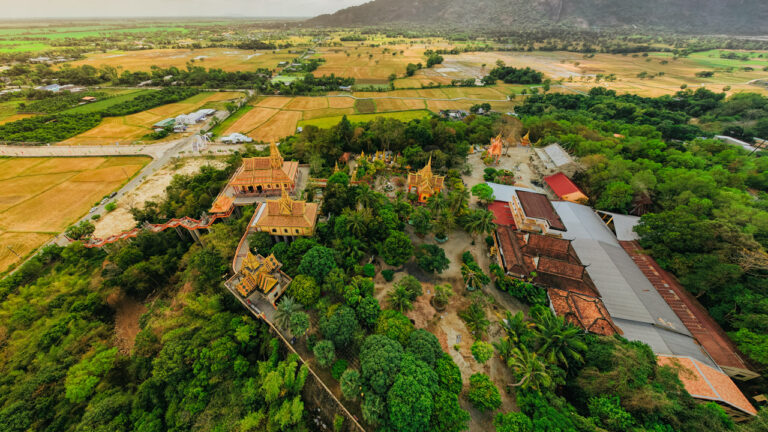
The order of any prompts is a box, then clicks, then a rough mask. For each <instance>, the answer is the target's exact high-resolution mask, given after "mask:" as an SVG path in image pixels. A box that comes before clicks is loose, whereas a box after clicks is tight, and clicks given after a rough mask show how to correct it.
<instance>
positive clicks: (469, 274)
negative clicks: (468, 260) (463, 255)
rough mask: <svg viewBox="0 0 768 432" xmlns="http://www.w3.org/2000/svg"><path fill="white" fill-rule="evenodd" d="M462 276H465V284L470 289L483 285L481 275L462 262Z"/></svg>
mask: <svg viewBox="0 0 768 432" xmlns="http://www.w3.org/2000/svg"><path fill="white" fill-rule="evenodd" d="M461 276H462V277H463V278H464V285H465V286H466V287H467V289H468V290H470V291H473V290H476V289H479V288H481V287H482V285H483V283H482V281H481V280H480V275H479V274H477V272H476V271H475V270H474V269H472V267H470V266H468V265H466V264H462V265H461Z"/></svg>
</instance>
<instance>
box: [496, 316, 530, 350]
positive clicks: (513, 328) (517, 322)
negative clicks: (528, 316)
mask: <svg viewBox="0 0 768 432" xmlns="http://www.w3.org/2000/svg"><path fill="white" fill-rule="evenodd" d="M499 324H500V325H501V328H502V329H503V330H504V332H505V333H506V334H507V337H508V338H509V339H510V341H511V342H512V343H514V344H518V343H520V339H521V336H522V335H524V334H525V333H528V332H529V331H531V329H532V328H534V327H535V324H534V323H532V322H530V321H526V320H525V316H524V315H523V312H522V311H520V312H518V313H517V314H515V315H512V312H510V311H507V312H506V316H505V317H504V319H503V320H501V321H500V322H499Z"/></svg>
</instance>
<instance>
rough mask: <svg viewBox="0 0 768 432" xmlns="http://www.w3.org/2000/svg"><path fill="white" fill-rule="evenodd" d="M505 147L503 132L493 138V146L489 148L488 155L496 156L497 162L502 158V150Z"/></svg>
mask: <svg viewBox="0 0 768 432" xmlns="http://www.w3.org/2000/svg"><path fill="white" fill-rule="evenodd" d="M503 148H504V140H503V139H502V138H501V134H499V135H498V136H496V137H495V138H491V147H490V148H489V149H488V156H490V157H492V158H494V159H495V160H496V161H497V162H498V160H499V158H501V151H502V149H503Z"/></svg>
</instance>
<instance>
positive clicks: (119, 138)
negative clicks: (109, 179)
mask: <svg viewBox="0 0 768 432" xmlns="http://www.w3.org/2000/svg"><path fill="white" fill-rule="evenodd" d="M242 96H243V94H242V93H238V92H217V93H209V92H204V93H200V94H197V95H195V96H192V97H191V98H189V99H185V100H183V101H181V102H177V103H172V104H168V105H162V106H159V107H156V108H152V109H150V110H147V111H142V112H140V113H136V114H131V115H127V116H123V117H107V118H105V119H103V120H102V121H101V124H99V125H98V126H96V127H95V128H93V129H91V130H88V131H85V132H83V133H81V134H80V135H77V136H74V137H72V138H70V139H68V140H65V141H62V142H60V143H59V145H109V144H114V143H116V142H119V143H121V144H130V143H132V142H134V141H136V140H138V139H140V138H141V137H143V136H144V135H147V134H148V133H150V132H152V125H154V124H155V123H157V122H159V121H162V120H165V119H167V118H171V117H176V116H177V115H179V114H186V113H190V112H193V111H196V110H198V109H200V108H203V107H211V106H212V107H218V105H219V104H220V103H222V102H223V101H228V100H234V99H238V98H240V97H242Z"/></svg>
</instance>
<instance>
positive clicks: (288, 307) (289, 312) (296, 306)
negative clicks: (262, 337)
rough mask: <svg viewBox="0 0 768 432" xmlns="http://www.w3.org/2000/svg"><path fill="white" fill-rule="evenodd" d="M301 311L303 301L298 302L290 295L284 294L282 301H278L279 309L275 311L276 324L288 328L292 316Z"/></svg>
mask: <svg viewBox="0 0 768 432" xmlns="http://www.w3.org/2000/svg"><path fill="white" fill-rule="evenodd" d="M299 311H301V303H299V302H297V301H296V300H294V299H293V297H291V296H289V295H287V296H284V297H283V298H282V300H280V303H278V305H277V310H276V311H275V319H274V322H275V325H277V326H278V327H280V328H282V329H287V328H288V326H289V324H290V321H291V317H292V316H293V314H295V313H296V312H299Z"/></svg>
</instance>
